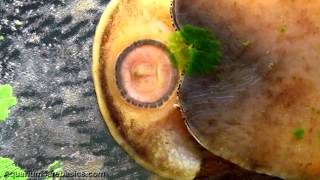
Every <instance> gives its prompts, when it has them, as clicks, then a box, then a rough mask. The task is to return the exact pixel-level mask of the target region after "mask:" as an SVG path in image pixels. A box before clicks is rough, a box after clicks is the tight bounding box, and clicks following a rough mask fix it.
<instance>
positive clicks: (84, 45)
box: [0, 0, 149, 179]
mask: <svg viewBox="0 0 320 180" xmlns="http://www.w3.org/2000/svg"><path fill="white" fill-rule="evenodd" d="M107 3H108V1H107V0H0V17H1V19H0V36H3V37H4V39H3V40H0V84H6V83H9V84H11V85H12V86H13V88H14V93H15V95H16V96H17V98H18V104H17V106H15V107H14V108H13V109H12V110H11V115H10V118H9V119H8V120H7V121H6V122H2V123H0V156H4V157H9V158H12V159H13V160H14V161H15V162H16V163H17V165H19V166H20V167H22V168H23V169H25V170H27V171H31V170H33V171H39V170H45V169H47V166H48V165H49V164H50V163H52V162H53V161H54V160H62V161H64V164H65V166H66V168H65V170H79V171H81V170H82V171H83V170H86V171H100V172H106V173H107V176H108V178H107V179H147V178H148V177H149V173H148V172H146V171H145V170H143V169H142V168H141V167H139V166H138V165H136V164H135V163H134V162H133V160H131V158H129V157H128V156H127V155H126V153H125V152H124V151H123V150H122V149H121V148H120V147H119V146H118V145H117V144H116V143H115V142H114V140H113V139H112V137H111V136H110V134H109V133H108V130H107V128H106V126H105V124H104V122H103V120H102V117H101V115H100V112H99V109H98V106H97V102H96V97H95V92H94V88H93V82H92V77H91V47H92V39H93V36H94V33H95V28H96V25H97V23H98V21H99V18H100V16H101V14H102V12H103V10H104V9H105V7H106V5H107ZM20 22H22V24H21V23H20Z"/></svg>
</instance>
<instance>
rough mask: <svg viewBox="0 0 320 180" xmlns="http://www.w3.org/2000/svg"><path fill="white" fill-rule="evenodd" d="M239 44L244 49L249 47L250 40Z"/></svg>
mask: <svg viewBox="0 0 320 180" xmlns="http://www.w3.org/2000/svg"><path fill="white" fill-rule="evenodd" d="M241 44H242V45H243V46H244V47H249V46H251V44H252V42H251V41H250V40H246V41H243V42H242V43H241Z"/></svg>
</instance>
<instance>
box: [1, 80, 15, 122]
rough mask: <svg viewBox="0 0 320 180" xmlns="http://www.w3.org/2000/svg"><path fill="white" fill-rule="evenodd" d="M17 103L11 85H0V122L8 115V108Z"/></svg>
mask: <svg viewBox="0 0 320 180" xmlns="http://www.w3.org/2000/svg"><path fill="white" fill-rule="evenodd" d="M16 104H17V99H16V97H14V96H13V90H12V87H11V85H9V84H6V85H0V122H1V121H4V120H6V119H7V118H8V117H9V112H10V110H9V109H10V108H11V107H12V106H14V105H16Z"/></svg>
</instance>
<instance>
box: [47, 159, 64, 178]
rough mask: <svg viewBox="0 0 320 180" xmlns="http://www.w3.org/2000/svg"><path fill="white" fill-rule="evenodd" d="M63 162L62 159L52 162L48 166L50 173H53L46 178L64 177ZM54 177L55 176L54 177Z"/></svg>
mask: <svg viewBox="0 0 320 180" xmlns="http://www.w3.org/2000/svg"><path fill="white" fill-rule="evenodd" d="M63 168H64V165H63V162H62V161H54V162H53V163H52V164H50V165H49V167H48V173H51V174H52V175H50V176H47V177H46V178H45V180H53V179H55V180H59V179H60V177H63V175H64V174H63ZM53 177H54V178H53Z"/></svg>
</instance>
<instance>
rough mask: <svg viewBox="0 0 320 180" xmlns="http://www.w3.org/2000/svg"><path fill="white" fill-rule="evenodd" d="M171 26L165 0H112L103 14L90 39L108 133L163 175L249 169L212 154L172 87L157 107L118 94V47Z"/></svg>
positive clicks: (160, 37)
mask: <svg viewBox="0 0 320 180" xmlns="http://www.w3.org/2000/svg"><path fill="white" fill-rule="evenodd" d="M173 31H174V28H173V26H172V24H171V20H170V1H169V0H160V1H159V0H113V1H111V2H110V3H109V5H108V7H107V9H106V11H105V12H104V14H103V15H102V17H101V20H100V23H99V25H98V27H97V31H96V36H95V40H94V47H93V78H94V84H95V89H96V94H97V99H98V103H99V107H100V111H101V113H102V115H103V118H104V120H105V122H106V124H107V125H108V128H109V130H110V132H111V134H112V136H113V137H114V139H115V140H116V141H117V142H118V143H119V144H120V145H121V146H122V147H123V148H124V149H125V150H126V151H127V152H128V154H129V155H130V156H132V157H133V158H134V159H135V160H136V162H137V163H139V164H140V165H142V166H143V167H144V168H146V169H148V170H150V171H152V172H154V173H156V174H158V175H161V176H163V177H167V178H174V179H193V178H194V177H196V176H197V177H199V176H200V177H204V176H211V175H212V176H213V177H217V176H222V175H224V174H230V173H231V174H234V175H237V176H239V175H247V174H250V173H248V172H247V171H243V170H240V168H238V167H237V166H235V165H233V164H231V163H228V162H226V161H225V160H223V159H221V158H219V157H216V156H213V155H212V154H211V153H209V152H208V151H207V150H204V149H203V148H202V147H201V146H200V145H199V144H198V143H197V142H196V141H195V140H194V139H193V137H192V136H191V135H190V134H189V132H188V130H187V129H186V126H185V124H184V121H183V119H182V116H181V113H180V110H179V109H178V108H177V107H176V106H175V104H176V103H177V97H176V93H175V92H173V93H172V95H171V96H170V97H169V99H168V100H167V101H166V102H164V103H163V104H162V105H161V106H160V107H157V108H142V107H139V106H135V105H133V104H132V103H128V102H127V101H126V100H125V99H124V98H123V97H122V96H121V93H120V91H119V88H118V86H117V84H116V78H115V74H116V68H115V67H116V62H117V59H118V56H119V55H120V54H121V52H122V51H123V50H124V49H125V48H126V47H128V46H130V45H131V44H133V43H134V42H137V41H140V40H144V39H152V40H156V41H159V42H162V43H163V44H166V43H167V42H166V39H167V35H168V34H169V33H170V32H173ZM177 86H178V85H177ZM175 91H176V89H175Z"/></svg>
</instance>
